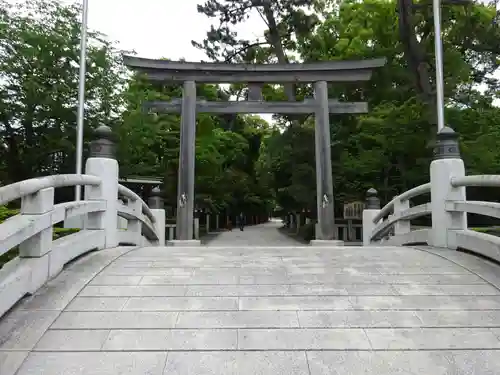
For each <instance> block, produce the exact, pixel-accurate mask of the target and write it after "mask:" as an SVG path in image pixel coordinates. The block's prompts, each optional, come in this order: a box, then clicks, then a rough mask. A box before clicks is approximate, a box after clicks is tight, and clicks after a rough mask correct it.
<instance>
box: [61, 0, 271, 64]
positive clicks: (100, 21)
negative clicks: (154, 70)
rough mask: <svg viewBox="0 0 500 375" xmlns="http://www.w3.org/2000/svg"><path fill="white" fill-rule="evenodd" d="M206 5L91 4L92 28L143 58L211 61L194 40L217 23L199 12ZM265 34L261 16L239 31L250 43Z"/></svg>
mask: <svg viewBox="0 0 500 375" xmlns="http://www.w3.org/2000/svg"><path fill="white" fill-rule="evenodd" d="M202 1H203V0H89V28H90V29H94V30H98V31H100V32H102V33H104V34H106V35H108V37H109V38H110V39H111V40H114V41H117V42H119V45H120V48H121V49H124V50H135V51H136V52H137V54H138V56H141V57H149V58H159V57H168V58H170V59H173V60H175V59H179V58H185V59H186V60H191V61H200V60H202V59H205V60H207V58H206V56H205V55H204V53H203V52H202V51H199V50H197V49H196V48H194V47H193V46H192V45H191V40H197V41H201V40H202V39H203V38H204V37H205V35H206V32H207V30H209V29H210V24H211V22H216V19H214V20H212V19H209V18H208V17H206V16H205V15H203V14H199V13H198V12H197V10H196V5H197V4H198V3H201V2H202ZM63 2H65V3H73V2H75V1H74V0H63ZM80 3H81V0H80ZM263 30H264V23H263V21H262V20H261V19H260V18H259V16H257V17H251V18H250V19H249V20H248V21H247V22H246V23H245V24H243V25H242V26H241V27H240V28H239V29H238V31H239V32H241V36H242V37H245V38H248V39H256V38H257V37H260V36H262V35H263Z"/></svg>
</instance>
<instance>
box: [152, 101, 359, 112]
mask: <svg viewBox="0 0 500 375" xmlns="http://www.w3.org/2000/svg"><path fill="white" fill-rule="evenodd" d="M144 108H145V109H147V110H149V111H150V112H162V113H181V111H182V99H173V100H171V101H169V102H161V101H156V102H146V103H144ZM316 108H317V104H316V101H315V100H314V99H306V100H304V101H302V102H287V101H282V102H265V101H226V102H223V101H220V102H215V101H212V102H211V101H206V100H197V101H196V112H197V113H215V114H236V113H258V114H261V113H280V114H308V113H314V112H315V111H316ZM328 112H329V113H335V114H341V113H366V112H368V103H366V102H339V101H338V100H332V99H330V100H329V101H328Z"/></svg>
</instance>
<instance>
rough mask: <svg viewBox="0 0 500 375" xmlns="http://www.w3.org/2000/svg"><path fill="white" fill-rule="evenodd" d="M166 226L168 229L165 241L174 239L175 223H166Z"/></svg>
mask: <svg viewBox="0 0 500 375" xmlns="http://www.w3.org/2000/svg"><path fill="white" fill-rule="evenodd" d="M166 228H167V229H168V238H167V241H173V240H175V224H167V225H166Z"/></svg>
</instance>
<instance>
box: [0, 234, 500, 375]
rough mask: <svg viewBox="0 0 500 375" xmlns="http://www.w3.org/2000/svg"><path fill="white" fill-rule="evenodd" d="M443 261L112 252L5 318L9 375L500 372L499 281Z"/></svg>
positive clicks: (2, 348) (0, 346) (412, 253)
mask: <svg viewBox="0 0 500 375" xmlns="http://www.w3.org/2000/svg"><path fill="white" fill-rule="evenodd" d="M248 233H250V231H248ZM258 233H259V232H258V231H255V234H258ZM429 250H430V251H432V249H429ZM435 253H436V254H433V253H430V252H428V251H422V250H416V249H411V248H396V247H385V248H377V247H371V248H359V247H350V248H348V249H347V248H337V249H326V248H311V247H287V248H276V247H275V248H263V247H261V248H251V247H246V248H245V247H240V248H238V247H234V248H217V247H212V248H206V247H201V248H143V249H136V250H131V251H130V249H127V248H119V249H111V250H105V251H101V252H98V253H94V254H92V255H90V256H87V257H86V258H84V259H82V260H80V261H78V262H76V263H75V264H73V265H72V266H71V267H70V268H69V269H67V270H66V271H64V272H63V273H62V274H61V275H60V276H59V277H57V278H56V279H55V280H53V281H52V282H50V283H49V284H48V285H47V286H46V287H45V288H43V289H42V290H41V291H40V292H38V293H37V294H36V295H35V296H34V297H31V298H29V299H27V300H26V301H24V302H22V303H20V304H19V306H17V307H16V308H15V309H14V310H13V311H12V312H11V313H9V314H8V315H7V316H5V317H4V318H2V320H0V374H1V375H13V374H14V373H15V374H16V375H28V374H29V375H124V374H127V375H146V374H147V375H209V374H211V375H215V374H216V375H255V374H261V375H264V374H265V375H332V374H338V375H361V374H365V375H366V374H370V375H385V374H399V375H401V374H412V375H465V374H467V375H469V374H470V375H472V374H478V375H479V374H481V375H485V374H489V375H493V374H500V339H499V338H500V292H499V289H498V288H497V287H495V286H494V285H496V286H499V285H500V269H499V268H498V267H497V266H493V265H489V264H488V263H486V262H484V261H482V260H480V259H476V258H473V257H472V256H470V255H467V254H461V253H457V252H446V251H445V252H442V253H439V252H435ZM443 256H444V257H450V258H451V259H452V260H453V262H452V261H450V260H447V259H445V258H443ZM486 280H489V281H490V282H488V281H486ZM16 370H17V372H16Z"/></svg>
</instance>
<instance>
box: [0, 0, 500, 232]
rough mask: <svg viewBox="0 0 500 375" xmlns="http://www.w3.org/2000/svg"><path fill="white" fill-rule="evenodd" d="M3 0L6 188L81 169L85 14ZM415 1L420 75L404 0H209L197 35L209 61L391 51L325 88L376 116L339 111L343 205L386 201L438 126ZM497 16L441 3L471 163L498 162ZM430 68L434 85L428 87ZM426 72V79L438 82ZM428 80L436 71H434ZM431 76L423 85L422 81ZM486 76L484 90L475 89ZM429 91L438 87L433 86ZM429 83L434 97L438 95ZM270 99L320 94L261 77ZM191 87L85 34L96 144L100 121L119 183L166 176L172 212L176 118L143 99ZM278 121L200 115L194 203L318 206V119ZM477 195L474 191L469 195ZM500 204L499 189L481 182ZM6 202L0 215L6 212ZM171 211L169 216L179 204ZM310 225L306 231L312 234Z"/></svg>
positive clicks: (454, 103)
mask: <svg viewBox="0 0 500 375" xmlns="http://www.w3.org/2000/svg"><path fill="white" fill-rule="evenodd" d="M9 4H10V3H7V2H6V1H4V0H0V144H1V146H2V147H0V182H1V184H4V185H5V184H8V183H11V182H15V181H19V180H22V179H26V178H31V177H35V176H40V175H46V174H55V173H71V172H72V171H73V165H74V160H75V149H74V145H75V143H76V142H75V134H76V132H75V123H76V105H77V86H78V55H79V32H80V11H81V10H80V9H79V7H78V6H74V5H69V6H67V5H62V4H61V3H59V2H57V1H52V0H29V1H25V2H19V4H20V5H16V6H13V5H9ZM426 4H427V3H425V2H423V3H419V4H416V5H418V6H416V7H414V8H415V9H413V10H412V12H413V13H412V17H413V18H412V23H413V24H412V27H411V30H412V32H414V33H415V35H416V38H417V40H418V47H419V48H420V49H421V51H422V53H423V56H424V57H425V59H424V61H420V63H421V64H420V65H419V69H420V70H419V71H418V72H416V71H415V69H414V67H413V65H412V64H411V62H412V61H411V59H409V56H408V45H407V41H406V40H404V38H402V36H401V27H400V26H401V22H400V18H399V17H400V13H399V11H398V6H399V5H401V3H400V1H398V2H396V1H395V0H392V1H391V0H389V1H387V0H366V1H362V2H360V1H357V0H344V1H336V0H314V1H306V0H299V1H296V0H269V1H265V2H264V1H260V0H244V1H232V0H207V1H205V3H204V4H201V5H200V6H199V7H198V10H199V12H201V13H203V14H205V15H207V16H208V17H210V18H215V19H216V20H218V21H220V22H219V23H218V24H220V27H218V28H212V29H211V30H209V31H208V33H207V38H206V39H205V40H204V41H202V42H200V43H194V44H195V45H196V46H197V47H198V48H201V49H203V50H204V51H205V52H206V53H207V56H208V57H209V58H210V59H212V60H219V61H235V62H249V63H265V62H271V63H274V62H281V63H283V62H287V61H294V60H298V61H306V62H313V61H328V60H345V59H367V58H374V57H386V58H387V65H386V66H385V67H384V68H381V69H378V70H376V71H375V72H374V74H373V77H372V79H371V80H370V81H368V82H357V83H356V84H346V83H343V82H337V83H335V84H334V85H331V87H330V88H329V96H330V98H338V99H339V100H341V101H367V102H368V104H369V108H370V112H369V113H368V114H365V115H357V116H351V115H341V116H340V115H335V116H334V115H332V116H331V117H330V124H331V154H332V174H333V176H334V191H335V207H336V208H337V210H338V212H337V215H341V210H342V204H343V203H345V202H349V201H352V200H362V199H364V195H365V192H366V190H367V189H368V188H370V187H375V188H376V189H377V190H378V191H379V193H380V198H381V199H382V202H387V201H388V200H390V199H391V198H392V197H393V196H394V195H396V194H398V193H400V192H402V191H404V190H407V189H409V188H411V187H413V186H415V185H419V184H421V183H424V182H426V181H428V178H429V176H428V167H429V162H430V159H431V154H432V152H431V148H430V147H429V146H430V145H431V144H432V141H433V138H434V136H435V130H436V129H435V125H434V123H433V122H432V120H431V118H432V116H430V114H433V113H434V112H435V109H434V108H433V106H432V103H434V94H433V92H434V80H433V78H432V77H433V72H434V66H433V59H434V46H433V39H434V36H433V29H432V9H431V8H430V7H429V6H427V5H426ZM255 12H258V13H259V14H260V15H261V16H262V18H263V19H264V20H265V25H266V27H267V30H265V32H264V34H263V35H262V36H261V38H259V39H257V40H244V39H242V38H240V37H239V36H238V34H237V33H236V26H237V24H240V23H242V22H244V21H245V19H246V18H247V17H249V16H252V17H253V14H254V13H255ZM493 16H494V10H493V9H492V8H490V7H487V6H484V5H481V4H477V3H471V4H470V5H468V6H444V7H443V43H444V48H443V49H444V58H445V61H444V63H445V64H444V72H445V96H446V118H447V120H448V122H449V124H450V125H451V126H452V127H453V128H454V129H455V130H456V131H457V132H458V133H459V134H460V137H461V151H462V155H463V158H464V161H465V163H466V167H467V170H468V172H469V173H472V174H480V173H498V170H499V169H500V149H499V148H498V146H497V145H498V144H499V143H500V128H499V125H498V118H500V110H499V108H498V107H497V106H495V105H494V102H495V100H497V99H498V93H499V92H500V87H499V84H498V80H497V79H496V78H494V77H493V76H492V73H493V72H495V71H496V69H497V68H498V55H499V53H500V51H499V50H498V39H499V37H500V33H499V30H498V27H497V26H495V25H494V24H492V22H491V20H492V18H493ZM425 71H426V72H427V73H428V74H427V78H428V79H427V81H428V82H427V83H425V82H424V81H425V80H424V81H422V77H423V76H424V75H425V74H423V72H425ZM429 77H430V78H429ZM424 78H425V77H424ZM423 84H427V86H428V87H427V88H425V89H424V88H423V87H422V85H423ZM479 85H480V87H479ZM428 89H429V90H430V91H429V90H428ZM245 91H246V88H245V86H244V85H242V84H238V85H232V86H231V87H230V88H229V89H227V88H225V87H223V86H219V85H209V84H203V85H201V84H200V85H198V86H197V96H198V97H202V98H205V99H206V100H228V99H229V98H233V97H237V98H242V97H244V95H245ZM429 93H430V94H431V95H430V96H429ZM263 95H264V97H265V98H266V99H267V100H270V99H272V100H283V99H285V98H297V99H298V100H301V99H302V98H304V97H310V96H311V95H312V87H311V85H305V84H299V85H296V86H292V85H286V86H284V87H283V86H282V87H279V86H274V85H265V86H264V88H263ZM180 96H181V87H180V86H178V85H174V84H171V85H162V84H158V83H154V84H153V83H148V82H147V81H146V80H145V79H144V77H140V76H137V75H132V76H129V75H126V74H124V68H123V66H122V64H121V63H120V55H119V51H117V49H116V47H115V46H114V44H113V43H110V42H108V41H106V40H105V39H104V37H103V36H102V35H100V34H99V33H97V32H91V33H90V43H89V56H88V74H87V85H86V99H87V103H86V118H85V125H86V126H85V142H86V143H87V142H88V140H89V139H90V135H91V131H92V129H94V128H95V127H96V126H98V125H100V124H107V125H109V126H111V127H112V128H113V129H114V130H115V132H116V133H117V135H118V159H119V163H120V174H121V177H126V176H130V175H143V176H156V177H160V178H163V180H164V190H165V196H164V198H165V201H166V203H167V205H168V206H170V207H171V208H174V207H175V206H176V195H177V170H178V163H179V161H178V155H179V138H180V117H179V116H178V115H173V114H157V115H153V114H149V113H147V112H146V111H144V110H143V107H142V105H143V103H144V102H145V101H150V100H171V99H172V98H178V97H180ZM275 120H276V124H275V126H270V125H269V124H267V123H266V122H265V121H263V120H262V119H260V118H259V117H256V116H245V115H238V116H210V115H205V114H200V115H198V116H197V129H196V130H197V134H196V181H195V183H196V185H195V186H196V189H195V191H196V197H195V199H196V205H197V206H198V207H199V208H205V209H208V210H211V211H212V212H222V211H225V213H227V214H231V212H235V211H241V210H243V211H246V212H248V214H253V215H258V214H261V213H263V212H269V211H272V210H274V209H275V208H276V207H279V210H280V211H282V212H291V211H299V210H302V209H308V210H310V211H311V214H312V216H314V215H315V209H316V196H315V186H316V177H315V150H314V120H313V118H312V117H294V118H286V117H284V116H279V115H278V116H276V119H275ZM469 193H470V196H469V197H470V198H472V197H473V196H474V195H475V194H477V193H476V192H475V191H474V189H469V190H468V195H469ZM485 194H487V195H488V198H491V199H498V198H499V197H498V194H497V193H496V191H493V190H492V191H488V192H485ZM5 210H6V209H5V208H0V220H1V218H2V217H5V216H6V215H10V213H6V211H5ZM171 211H172V210H171ZM310 227H311V228H312V229H310V228H308V227H307V228H306V227H303V228H302V229H301V231H304V233H303V234H304V235H305V236H306V237H307V238H309V237H308V236H309V232H310V231H311V230H313V225H312V224H311V225H310Z"/></svg>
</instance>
